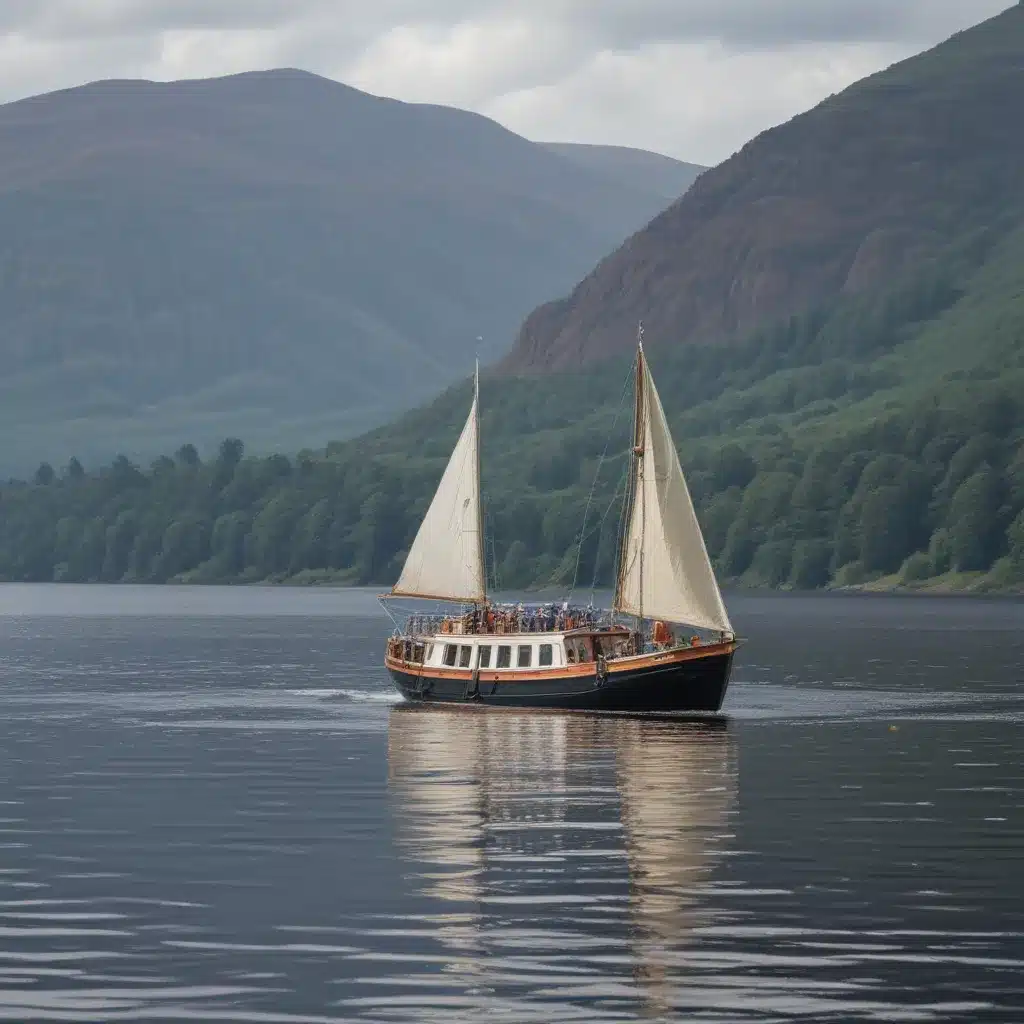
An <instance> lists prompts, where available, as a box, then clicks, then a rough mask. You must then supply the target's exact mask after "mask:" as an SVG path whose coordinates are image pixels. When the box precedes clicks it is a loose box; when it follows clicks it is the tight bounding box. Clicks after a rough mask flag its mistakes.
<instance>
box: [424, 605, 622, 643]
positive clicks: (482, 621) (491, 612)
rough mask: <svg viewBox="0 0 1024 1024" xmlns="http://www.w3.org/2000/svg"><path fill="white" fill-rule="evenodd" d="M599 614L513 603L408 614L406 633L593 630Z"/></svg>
mask: <svg viewBox="0 0 1024 1024" xmlns="http://www.w3.org/2000/svg"><path fill="white" fill-rule="evenodd" d="M601 624H602V623H601V617H600V613H599V612H597V611H596V610H595V609H593V608H573V607H564V606H563V607H555V606H550V605H539V606H529V605H515V606H510V607H500V606H499V607H494V606H491V607H487V608H475V609H473V610H472V611H469V612H465V613H463V614H461V615H412V616H410V617H409V620H408V623H407V625H406V632H407V634H408V635H410V636H438V635H445V634H451V635H453V636H493V635H499V636H500V635H502V634H506V633H568V632H571V631H572V630H574V629H596V628H598V627H599V626H600V625H601Z"/></svg>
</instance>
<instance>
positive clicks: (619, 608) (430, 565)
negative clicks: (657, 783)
mask: <svg viewBox="0 0 1024 1024" xmlns="http://www.w3.org/2000/svg"><path fill="white" fill-rule="evenodd" d="M641 333H642V332H641ZM479 405H480V384H479V374H477V378H476V386H475V389H474V396H473V404H472V407H471V408H470V411H469V417H468V418H467V420H466V425H465V426H464V427H463V429H462V434H461V435H460V437H459V440H458V443H457V444H456V446H455V450H454V451H453V452H452V456H451V459H450V460H449V462H448V466H447V468H446V469H445V472H444V475H443V476H442V477H441V482H440V484H439V485H438V488H437V492H436V493H435V495H434V500H433V501H432V502H431V504H430V507H429V508H428V509H427V514H426V516H425V517H424V519H423V522H422V523H421V525H420V528H419V531H418V533H417V534H416V538H415V540H414V541H413V543H412V547H411V548H410V549H409V554H408V557H407V558H406V562H405V566H404V568H403V570H402V574H401V576H400V577H399V580H398V582H397V583H396V584H395V586H394V587H393V588H392V590H391V594H390V595H389V596H394V597H412V598H422V599H427V600H433V601H445V602H453V603H458V604H461V605H463V606H464V607H465V608H466V609H467V610H466V611H464V612H463V613H462V614H459V615H449V616H416V615H414V616H412V617H411V618H410V620H409V622H408V623H407V625H406V627H405V628H404V629H402V630H398V631H396V633H395V635H393V636H392V637H391V638H390V639H389V641H388V646H387V653H386V654H385V665H386V667H387V669H388V671H389V672H390V673H391V677H392V679H393V680H394V682H395V685H396V686H397V687H398V689H399V690H400V691H401V692H402V694H403V695H404V696H405V697H406V698H407V699H408V700H411V701H423V702H442V703H456V704H460V703H475V704H485V705H496V706H504V707H533V708H564V709H569V710H581V711H630V712H639V711H660V712H668V711H677V712H678V711H703V712H707V711H718V710H719V708H721V706H722V701H723V700H724V699H725V692H726V688H727V687H728V684H729V673H730V670H731V667H732V658H733V653H734V652H735V650H736V647H737V641H736V635H735V633H734V632H733V629H732V625H731V624H730V622H729V616H728V613H727V612H726V609H725V604H724V602H723V600H722V595H721V592H720V590H719V588H718V582H717V581H716V579H715V574H714V570H713V569H712V567H711V561H710V559H709V558H708V554H707V548H706V547H705V544H704V537H703V535H702V534H701V530H700V526H699V524H698V522H697V516H696V514H695V512H694V509H693V502H692V501H691V499H690V494H689V490H688V488H687V486H686V479H685V477H684V476H683V470H682V467H681V466H680V464H679V456H678V454H677V453H676V447H675V443H674V442H673V440H672V435H671V432H670V431H669V427H668V421H667V420H666V418H665V412H664V409H663V408H662V405H661V399H660V398H659V397H658V392H657V390H656V388H655V386H654V379H653V378H652V376H651V372H650V369H649V367H648V365H647V360H646V358H645V357H644V351H643V343H642V340H641V341H640V342H638V345H637V358H636V395H635V405H634V416H633V438H632V459H631V463H630V472H629V483H628V491H627V504H626V529H625V531H624V533H623V541H622V544H621V546H620V549H619V554H618V568H617V572H616V581H615V597H614V601H613V604H612V608H611V609H610V611H609V612H597V611H595V610H593V609H578V608H570V607H569V606H568V604H564V605H562V606H552V605H547V606H535V607H526V606H523V605H516V606H500V605H494V604H492V603H491V602H489V601H488V599H487V592H486V584H485V572H484V555H483V536H484V532H483V516H482V503H481V500H480V426H479ZM623 620H626V621H623ZM683 627H687V628H683Z"/></svg>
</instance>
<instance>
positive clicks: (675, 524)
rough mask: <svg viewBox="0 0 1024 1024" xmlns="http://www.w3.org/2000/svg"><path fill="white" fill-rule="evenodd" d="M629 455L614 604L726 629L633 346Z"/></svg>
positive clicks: (630, 611)
mask: <svg viewBox="0 0 1024 1024" xmlns="http://www.w3.org/2000/svg"><path fill="white" fill-rule="evenodd" d="M638 359H639V360H640V366H639V369H638V373H637V387H638V390H639V392H640V394H639V396H638V402H637V409H638V415H639V422H638V424H637V427H638V429H637V431H636V435H637V436H636V438H635V441H636V443H637V445H638V446H639V447H640V448H642V455H641V456H640V457H639V458H638V459H637V466H636V480H635V486H634V492H633V497H632V503H631V509H630V515H629V522H628V527H627V531H626V537H625V543H624V545H623V548H622V561H621V566H620V570H619V577H618V585H617V588H616V600H615V608H616V610H617V611H620V612H623V613H625V614H627V615H643V616H644V617H645V618H651V619H664V620H666V621H668V622H679V623H686V624H688V625H692V626H697V627H698V628H702V629H710V630H716V631H724V632H727V633H732V626H731V624H730V622H729V616H728V613H727V612H726V610H725V604H724V602H723V601H722V594H721V592H720V591H719V589H718V583H717V581H716V580H715V574H714V570H713V569H712V568H711V560H710V559H709V558H708V553H707V548H706V547H705V545H704V537H703V535H702V534H701V531H700V525H699V524H698V522H697V516H696V513H695V512H694V510H693V502H692V501H691V499H690V492H689V489H688V488H687V486H686V479H685V478H684V476H683V470H682V467H681V466H680V464H679V456H678V454H677V453H676V447H675V444H674V443H673V441H672V434H671V433H670V431H669V428H668V421H667V420H666V419H665V410H664V409H663V408H662V405H661V399H660V398H659V397H658V392H657V389H656V388H655V386H654V381H653V379H652V378H651V374H650V370H649V369H648V367H647V360H646V359H645V358H644V355H643V350H642V349H641V350H640V352H639V355H638Z"/></svg>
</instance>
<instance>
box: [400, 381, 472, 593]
mask: <svg viewBox="0 0 1024 1024" xmlns="http://www.w3.org/2000/svg"><path fill="white" fill-rule="evenodd" d="M479 400H480V396H479V387H477V391H476V394H475V395H474V397H473V406H472V408H471V409H470V411H469V418H468V419H467V420H466V425H465V426H464V427H463V428H462V434H461V435H460V437H459V441H458V444H456V445H455V451H453V452H452V456H451V458H450V459H449V460H448V466H447V468H446V469H445V471H444V476H442V477H441V483H440V484H439V485H438V488H437V492H436V493H435V494H434V500H433V501H432V502H431V503H430V508H429V509H427V514H426V516H425V517H424V519H423V522H422V523H421V524H420V528H419V532H418V533H417V534H416V539H415V540H414V541H413V542H412V547H411V548H410V549H409V554H408V557H407V558H406V560H405V566H404V568H403V569H402V575H401V576H400V577H399V579H398V582H397V583H396V584H395V585H394V587H393V588H392V590H391V592H392V594H395V595H401V596H403V597H431V598H438V599H443V600H451V601H466V602H469V601H476V602H482V601H483V600H484V599H485V596H486V594H485V583H484V563H483V545H482V532H481V516H480V464H479V445H480V429H479V423H478V418H477V407H478V404H479Z"/></svg>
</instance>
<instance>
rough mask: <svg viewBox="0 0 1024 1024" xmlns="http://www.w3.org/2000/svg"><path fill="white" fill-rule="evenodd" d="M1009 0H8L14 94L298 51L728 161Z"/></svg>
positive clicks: (202, 71)
mask: <svg viewBox="0 0 1024 1024" xmlns="http://www.w3.org/2000/svg"><path fill="white" fill-rule="evenodd" d="M1007 4H1008V0H771V2H769V0H373V2H369V3H368V2H367V0H2V2H0V100H6V99H14V98H17V97H19V96H24V95H28V94H30V93H33V92H42V91H46V90H48V89H52V88H59V87H64V86H69V85H75V84H78V83H80V82H83V81H87V80H91V79H96V78H108V77H149V78H157V79H168V78H178V77H204V76H212V75H218V74H225V73H231V72H236V71H242V70H247V69H250V68H261V67H273V66H282V65H289V66H297V67H303V68H306V69H308V70H310V71H316V72H319V73H321V74H327V75H329V76H331V77H335V78H340V79H343V80H346V81H350V82H351V83H352V84H354V85H357V86H360V87H363V88H368V89H370V90H371V91H375V92H380V93H384V94H388V95H395V96H398V97H399V98H402V99H407V100H426V101H431V102H444V103H452V104H454V105H458V106H466V107H470V108H472V109H476V110H480V111H481V112H483V113H487V114H490V115H492V116H496V117H497V118H498V119H499V120H502V121H503V122H504V123H506V124H508V125H509V126H510V127H512V128H513V129H514V130H516V131H520V132H522V133H523V134H526V135H531V136H534V137H539V136H543V137H548V138H555V137H558V138H566V139H572V140H576V141H608V142H622V143H626V144H632V145H645V146H648V147H650V148H660V149H662V150H664V151H668V152H671V153H673V154H674V155H677V156H680V157H683V158H690V159H696V160H702V161H708V162H713V161H715V160H717V159H720V158H721V157H723V156H725V155H727V154H728V153H729V152H731V151H732V150H733V149H735V148H736V147H738V146H739V145H741V144H742V143H743V142H744V141H745V140H746V139H747V138H748V137H749V136H750V135H752V134H754V133H756V132H757V131H759V130H761V129H763V128H765V127H767V126H769V125H770V124H773V123H777V122H778V121H780V120H783V119H785V118H786V117H789V116H791V115H792V114H794V113H796V112H798V111H799V110H801V109H804V108H805V107H807V106H810V105H812V104H813V103H814V102H815V101H817V100H818V99H820V98H822V97H823V96H824V95H827V94H828V93H829V92H832V91H835V90H836V89H839V88H842V87H843V86H845V85H847V84H849V83H850V82H852V81H853V80H855V79H856V78H858V77H861V76H862V75H864V74H868V73H870V72H872V71H875V70H877V69H878V68H880V67H882V66H884V65H885V64H887V63H890V62H891V61H893V60H896V59H899V58H901V57H903V56H906V55H908V54H910V53H912V52H914V51H915V50H918V49H921V48H923V47H924V46H926V45H929V44H931V43H934V42H938V41H939V40H940V39H942V38H944V37H945V36H947V35H949V34H951V33H952V32H954V31H956V30H957V29H960V28H964V27H967V26H968V25H970V24H972V23H973V22H976V21H978V20H981V19H983V18H985V17H988V16H990V15H992V14H995V13H997V12H998V11H999V10H1001V9H1002V8H1004V7H1005V6H1007Z"/></svg>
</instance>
